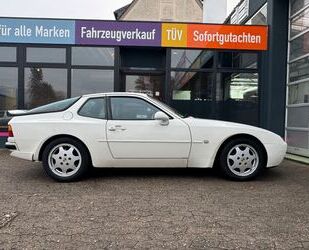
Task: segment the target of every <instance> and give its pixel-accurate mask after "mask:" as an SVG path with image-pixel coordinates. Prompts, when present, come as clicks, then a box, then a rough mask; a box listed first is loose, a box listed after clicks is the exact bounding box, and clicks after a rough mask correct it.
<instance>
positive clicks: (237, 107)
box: [217, 72, 259, 126]
mask: <svg viewBox="0 0 309 250" xmlns="http://www.w3.org/2000/svg"><path fill="white" fill-rule="evenodd" d="M217 80H218V82H217V84H220V86H221V87H220V88H221V89H222V90H223V91H222V95H223V96H222V98H220V97H217V98H218V103H219V111H218V113H219V118H220V119H222V120H226V121H232V122H241V123H245V124H250V125H255V126H257V125H258V124H259V88H258V74H257V73H233V72H230V73H221V74H218V76H217Z"/></svg>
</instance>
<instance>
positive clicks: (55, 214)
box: [0, 150, 309, 249]
mask: <svg viewBox="0 0 309 250" xmlns="http://www.w3.org/2000/svg"><path fill="white" fill-rule="evenodd" d="M0 173H1V174H0V249H131V248H135V249H309V166H304V165H302V164H299V163H295V162H292V161H284V163H283V164H282V165H281V166H280V167H278V168H274V169H270V170H268V171H266V172H265V174H264V175H263V176H261V177H259V178H258V179H257V180H255V181H250V182H233V181H228V180H225V179H223V178H222V177H221V176H220V175H218V174H217V173H216V171H213V170H204V169H100V170H94V171H92V172H91V174H90V175H89V177H87V178H86V179H84V180H83V181H80V182H75V183H57V182H55V181H53V180H52V179H50V178H49V177H47V176H46V175H45V173H44V172H43V169H42V167H41V164H40V163H33V162H28V161H24V160H18V159H14V158H11V157H10V156H9V154H8V152H7V151H6V150H0Z"/></svg>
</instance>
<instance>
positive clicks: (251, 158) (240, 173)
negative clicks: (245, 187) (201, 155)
mask: <svg viewBox="0 0 309 250" xmlns="http://www.w3.org/2000/svg"><path fill="white" fill-rule="evenodd" d="M219 164H220V169H221V171H222V172H223V174H224V175H225V176H227V177H229V178H231V179H233V180H239V181H242V180H243V181H245V180H251V179H253V178H255V177H256V176H257V175H259V174H260V173H261V171H262V170H263V169H264V168H265V166H266V155H265V153H264V150H263V148H262V146H261V145H260V143H258V142H256V141H255V140H251V139H247V138H237V139H235V140H232V141H230V142H228V143H227V144H226V145H225V146H224V148H223V149H222V151H221V154H220V156H219Z"/></svg>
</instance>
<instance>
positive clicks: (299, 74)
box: [289, 57, 309, 82]
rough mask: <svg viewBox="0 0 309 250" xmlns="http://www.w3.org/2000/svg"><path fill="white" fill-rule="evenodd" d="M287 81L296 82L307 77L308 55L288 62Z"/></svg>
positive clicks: (308, 76)
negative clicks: (288, 72)
mask: <svg viewBox="0 0 309 250" xmlns="http://www.w3.org/2000/svg"><path fill="white" fill-rule="evenodd" d="M289 68H290V74H289V81H290V82H296V81H299V80H302V79H306V78H309V57H305V58H303V59H300V60H298V61H296V62H293V63H290V65H289Z"/></svg>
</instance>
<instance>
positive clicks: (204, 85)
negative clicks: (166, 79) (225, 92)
mask: <svg viewBox="0 0 309 250" xmlns="http://www.w3.org/2000/svg"><path fill="white" fill-rule="evenodd" d="M212 82H213V74H212V73H202V72H184V71H172V73H171V85H172V91H173V94H172V100H193V101H211V100H212Z"/></svg>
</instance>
